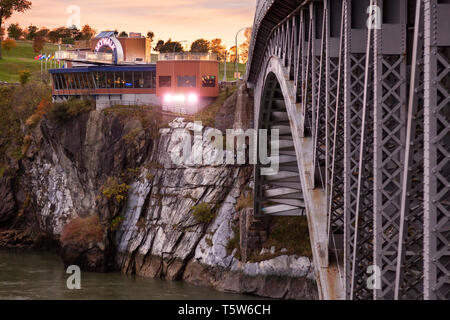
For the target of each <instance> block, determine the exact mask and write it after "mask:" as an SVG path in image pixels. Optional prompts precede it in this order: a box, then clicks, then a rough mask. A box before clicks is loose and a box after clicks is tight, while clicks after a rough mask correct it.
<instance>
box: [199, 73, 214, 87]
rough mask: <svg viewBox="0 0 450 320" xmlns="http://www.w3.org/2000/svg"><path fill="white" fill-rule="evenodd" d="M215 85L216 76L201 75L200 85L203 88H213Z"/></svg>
mask: <svg viewBox="0 0 450 320" xmlns="http://www.w3.org/2000/svg"><path fill="white" fill-rule="evenodd" d="M215 86H216V76H203V77H202V87H203V88H214V87H215Z"/></svg>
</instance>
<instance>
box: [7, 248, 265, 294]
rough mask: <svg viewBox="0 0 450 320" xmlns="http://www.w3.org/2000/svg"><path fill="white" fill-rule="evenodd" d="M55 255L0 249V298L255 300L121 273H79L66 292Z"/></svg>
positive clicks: (180, 283)
mask: <svg viewBox="0 0 450 320" xmlns="http://www.w3.org/2000/svg"><path fill="white" fill-rule="evenodd" d="M69 276H70V274H67V273H66V272H65V269H64V265H63V263H62V261H61V259H60V258H59V256H58V255H56V254H53V253H48V252H15V251H10V250H0V299H21V300H24V299H51V300H53V299H77V300H78V299H81V300H84V299H96V300H105V299H108V300H116V299H123V300H129V299H132V300H163V299H170V300H197V299H202V300H203V299H205V300H206V299H209V300H210V299H214V300H225V299H239V300H247V299H255V298H256V297H252V296H246V295H237V294H228V293H223V292H218V291H216V290H213V289H210V288H201V287H196V286H193V285H190V284H187V283H183V282H179V281H167V280H161V279H149V278H143V277H137V276H130V275H124V274H121V273H92V272H82V273H81V290H69V289H67V286H66V282H67V278H68V277H69Z"/></svg>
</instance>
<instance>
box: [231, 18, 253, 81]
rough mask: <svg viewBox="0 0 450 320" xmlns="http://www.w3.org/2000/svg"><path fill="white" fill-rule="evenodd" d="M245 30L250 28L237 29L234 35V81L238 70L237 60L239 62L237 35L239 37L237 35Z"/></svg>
mask: <svg viewBox="0 0 450 320" xmlns="http://www.w3.org/2000/svg"><path fill="white" fill-rule="evenodd" d="M247 29H250V27H245V28H242V29H239V31H238V32H237V33H236V37H235V45H236V47H235V48H236V49H235V50H236V57H235V58H234V65H235V72H236V73H235V78H236V80H237V79H238V73H239V68H238V60H239V54H238V35H239V33H240V32H241V31H243V30H247Z"/></svg>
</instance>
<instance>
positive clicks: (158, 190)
mask: <svg viewBox="0 0 450 320" xmlns="http://www.w3.org/2000/svg"><path fill="white" fill-rule="evenodd" d="M171 125H172V128H171V129H170V130H164V133H163V134H162V136H161V138H160V140H159V145H158V147H157V150H158V152H157V153H155V154H154V155H153V157H152V159H151V163H153V166H154V167H153V168H149V169H146V170H145V171H144V172H143V173H142V175H141V177H140V179H138V181H137V182H136V183H134V184H133V186H132V189H131V190H130V197H129V199H128V204H127V207H126V209H125V212H124V214H125V220H124V222H123V224H122V226H121V228H120V230H119V232H118V234H117V243H118V256H117V262H118V264H119V266H120V267H121V268H122V270H124V271H126V272H128V273H136V274H138V275H142V276H150V277H161V278H167V279H171V280H179V279H183V280H185V281H188V282H190V283H193V284H196V285H202V286H210V287H214V288H217V289H219V290H223V291H229V292H237V293H252V294H258V295H261V296H266V297H273V298H290V299H314V298H316V297H317V294H316V286H315V283H314V280H313V270H312V264H311V261H310V260H309V259H308V258H306V257H293V256H290V257H288V256H281V257H277V258H275V259H272V260H269V261H263V262H260V263H241V262H239V261H238V260H237V259H236V258H235V257H234V255H233V253H232V254H229V253H227V249H226V248H227V244H228V242H229V241H230V239H231V238H232V237H233V230H232V223H233V221H234V220H236V219H238V218H239V214H238V213H237V212H236V209H235V205H236V202H237V198H238V197H239V195H240V193H241V189H242V188H243V186H245V185H247V184H248V182H249V178H250V174H249V173H251V170H248V169H246V168H245V167H235V166H225V165H217V166H204V165H203V166H202V165H198V166H189V167H185V166H176V165H174V164H173V163H172V164H171V161H170V152H171V150H173V149H174V148H176V146H177V144H178V143H180V141H179V140H178V139H177V138H176V137H175V135H174V130H176V129H177V128H184V127H185V128H187V129H190V130H192V128H193V127H192V126H191V124H186V123H180V122H174V123H172V124H171ZM206 130H208V129H206ZM211 147H212V146H211V142H208V141H206V142H203V149H204V150H210V148H211ZM207 155H208V152H207V151H205V152H204V158H206V157H207ZM188 162H189V161H188ZM206 162H207V161H206ZM163 166H164V167H163ZM149 177H150V178H149ZM203 202H205V203H208V204H210V205H211V206H216V205H217V206H218V209H217V214H216V217H215V219H214V220H213V221H211V223H210V224H209V225H205V224H202V223H198V222H197V221H196V220H195V218H194V217H193V215H192V213H191V210H190V209H191V207H193V206H194V205H197V204H199V203H203ZM274 288H276V289H274Z"/></svg>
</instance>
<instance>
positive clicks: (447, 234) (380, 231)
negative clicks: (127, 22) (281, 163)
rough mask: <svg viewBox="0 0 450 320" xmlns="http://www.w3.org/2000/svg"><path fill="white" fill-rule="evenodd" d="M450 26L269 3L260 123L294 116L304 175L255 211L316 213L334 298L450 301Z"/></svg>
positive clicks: (323, 273) (434, 20) (387, 9)
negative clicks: (271, 207) (272, 97)
mask: <svg viewBox="0 0 450 320" xmlns="http://www.w3.org/2000/svg"><path fill="white" fill-rule="evenodd" d="M367 13H370V17H371V18H373V19H374V20H371V21H372V22H375V23H378V22H379V23H380V24H379V25H376V24H375V25H372V26H373V27H374V28H370V29H369V28H368V27H367V24H366V22H367V18H368V15H367ZM448 16H450V3H448V1H440V0H417V1H412V0H397V1H387V0H384V1H383V0H325V1H259V2H258V8H257V11H256V16H255V26H254V29H253V38H252V42H251V50H250V54H251V56H250V60H249V64H248V72H247V74H248V81H249V82H250V84H251V85H253V87H254V89H255V110H256V112H257V114H256V115H255V119H264V121H262V120H260V121H258V122H257V123H256V125H257V126H258V127H259V128H271V127H273V126H276V125H281V126H283V129H285V128H286V126H287V123H288V122H287V121H286V115H288V118H289V124H290V129H291V134H290V135H289V133H285V136H286V137H288V138H289V139H286V141H291V140H292V143H290V142H286V141H283V144H284V145H285V147H286V149H285V151H286V152H288V153H289V152H290V155H293V154H294V153H295V154H296V157H297V165H298V169H297V170H295V166H294V165H293V163H288V165H286V167H289V169H287V170H285V171H284V173H283V175H282V176H280V177H279V179H278V178H276V179H272V180H278V181H279V182H285V183H288V182H289V183H293V182H294V180H295V179H299V180H300V181H299V182H300V188H298V187H297V188H293V189H292V190H287V189H286V190H284V191H281V190H277V189H276V188H283V187H285V188H286V187H287V184H285V185H283V184H282V183H281V184H280V183H278V184H277V183H275V184H274V185H275V187H274V188H273V189H269V192H268V193H266V194H264V192H259V193H257V194H256V195H255V199H256V198H258V200H257V203H263V202H264V201H267V200H268V199H272V200H273V199H275V200H279V202H276V201H274V202H276V203H279V204H281V205H284V206H285V207H283V208H281V207H278V209H280V211H278V212H281V213H283V210H284V209H288V207H286V206H289V205H293V204H295V205H297V207H296V208H300V207H302V206H301V205H303V207H304V208H305V209H306V214H307V217H308V221H309V225H310V226H309V228H310V234H311V245H312V247H313V254H314V255H316V257H314V263H315V265H316V268H319V271H318V272H317V279H318V286H319V291H320V292H321V297H322V298H337V297H338V296H340V297H345V298H348V299H450V249H449V248H450V220H449V217H450V200H449V199H450V183H449V181H450V134H449V131H450V125H449V123H450V113H449V110H450V97H449V90H450V34H449V33H448V21H447V20H448ZM275 61H276V62H275ZM278 64H279V65H280V66H281V67H280V66H278V67H274V66H277V65H278ZM274 70H275V72H274ZM270 72H272V75H269V73H270ZM273 74H275V78H274V76H273ZM269 84H270V85H271V86H272V87H271V90H272V91H270V92H272V93H273V92H274V90H278V95H279V93H280V92H281V93H282V95H283V96H282V97H281V98H280V97H279V96H278V97H276V98H277V99H276V100H277V101H278V102H276V103H273V102H272V101H271V102H270V103H271V105H270V108H269V109H267V105H266V106H264V104H267V99H266V98H267V90H263V88H266V89H267V87H266V86H267V85H269ZM283 100H284V102H283ZM273 106H275V108H272V107H273ZM292 145H294V147H295V148H294V149H292ZM308 161H310V163H309V162H308ZM292 168H294V170H293V171H294V173H293V172H292ZM258 170H259V168H258V167H257V168H256V171H255V176H256V177H258ZM286 172H288V173H286ZM285 173H286V174H285ZM257 179H258V178H257ZM293 179H294V180H293ZM269 180H270V179H268V180H267V181H269ZM255 182H256V183H255V187H256V189H257V190H258V188H259V187H261V186H262V185H263V183H262V181H261V180H256V181H255ZM297 183H298V181H297ZM269 184H270V181H269ZM260 191H261V190H260ZM283 192H285V193H283ZM320 194H322V195H323V199H320V196H319V198H315V196H317V195H320ZM279 195H281V196H282V197H284V198H286V199H289V201H285V200H284V199H282V200H280V198H279ZM271 197H272V198H271ZM318 199H319V200H318ZM295 200H297V201H295ZM255 203H256V202H255ZM260 209H261V208H260V207H258V205H257V204H256V205H255V214H256V215H257V214H258V213H260V214H261V213H262V211H261V210H260ZM291 209H292V208H291ZM275 211H276V209H275ZM284 211H289V210H284ZM294 211H295V210H294ZM298 213H299V212H295V214H298ZM319 233H324V236H325V237H323V236H322V235H321V234H319ZM324 238H325V239H326V240H325V241H324V240H323V239H324ZM324 251H326V252H325V254H324ZM324 255H325V256H326V257H324ZM373 266H375V268H373ZM322 269H324V270H322ZM368 272H369V273H368ZM370 272H375V273H374V274H372V277H371V274H370ZM378 276H379V277H378ZM340 279H342V280H343V285H342V289H341V290H342V292H340V293H338V294H334V295H333V294H331V292H333V289H332V287H333V286H336V285H339V280H340ZM377 279H379V280H380V281H379V283H378V282H377V281H375V282H371V281H372V280H377Z"/></svg>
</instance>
